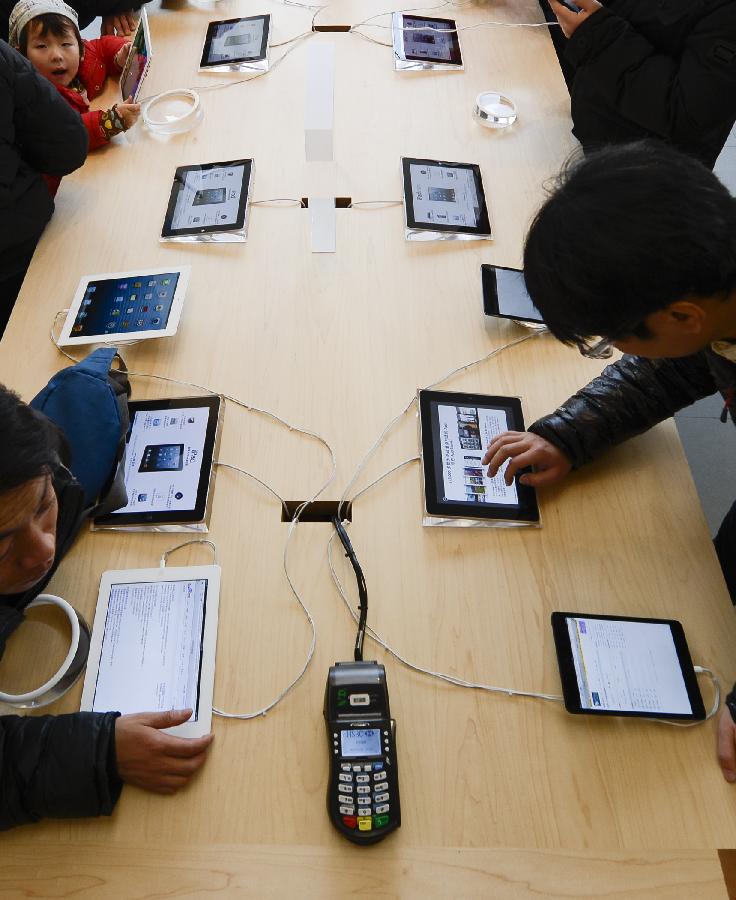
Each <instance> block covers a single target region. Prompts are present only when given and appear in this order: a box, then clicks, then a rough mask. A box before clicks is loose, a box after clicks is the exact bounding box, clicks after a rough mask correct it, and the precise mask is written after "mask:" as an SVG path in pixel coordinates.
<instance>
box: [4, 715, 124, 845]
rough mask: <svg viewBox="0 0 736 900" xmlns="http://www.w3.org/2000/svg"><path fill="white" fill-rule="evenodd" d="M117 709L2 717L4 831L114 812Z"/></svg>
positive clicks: (119, 785)
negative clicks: (42, 821)
mask: <svg viewBox="0 0 736 900" xmlns="http://www.w3.org/2000/svg"><path fill="white" fill-rule="evenodd" d="M116 718H117V713H74V714H72V715H65V716H39V717H32V716H2V717H0V829H7V828H12V827H13V826H15V825H22V824H25V823H28V822H37V821H38V820H39V819H42V818H44V817H47V816H50V817H54V818H71V817H75V816H101V815H110V813H111V812H112V810H113V807H114V806H115V803H116V802H117V799H118V797H119V796H120V791H121V789H122V782H121V781H120V779H119V778H118V775H117V771H116V769H115V752H114V738H115V719H116Z"/></svg>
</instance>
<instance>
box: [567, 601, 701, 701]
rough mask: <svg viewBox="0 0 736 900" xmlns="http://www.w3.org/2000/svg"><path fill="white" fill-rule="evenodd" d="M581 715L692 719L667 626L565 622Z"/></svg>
mask: <svg viewBox="0 0 736 900" xmlns="http://www.w3.org/2000/svg"><path fill="white" fill-rule="evenodd" d="M567 628H568V633H569V635H570V644H571V646H572V657H573V663H574V665H575V674H576V676H577V681H578V689H579V691H580V705H581V707H582V708H583V709H606V710H628V711H631V712H650V713H655V712H656V713H682V714H689V713H692V707H691V706H690V700H689V699H688V695H687V688H686V687H685V680H684V678H683V677H682V669H681V668H680V661H679V659H678V657H677V649H676V647H675V642H674V639H673V637H672V631H671V629H670V627H669V625H661V624H658V623H655V622H616V621H608V620H605V619H585V618H579V619H577V618H568V619H567Z"/></svg>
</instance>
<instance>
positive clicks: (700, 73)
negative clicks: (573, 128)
mask: <svg viewBox="0 0 736 900" xmlns="http://www.w3.org/2000/svg"><path fill="white" fill-rule="evenodd" d="M565 55H566V57H567V58H568V59H569V60H570V62H572V63H573V64H574V65H575V66H577V67H581V66H584V73H583V74H584V77H585V79H586V80H590V83H591V84H592V85H594V88H593V90H594V91H595V95H597V96H598V97H599V98H600V103H601V106H602V107H605V108H607V109H609V110H611V111H613V113H614V114H617V115H619V116H620V117H621V118H623V119H625V120H627V121H629V122H631V123H633V124H634V125H636V126H638V127H639V128H641V129H642V130H643V131H645V132H647V133H649V134H653V135H657V136H659V137H661V138H664V139H666V140H668V141H670V142H671V143H673V144H675V145H677V146H679V147H681V148H683V149H685V150H687V149H688V148H689V147H698V146H699V144H700V142H701V141H702V137H703V135H704V134H707V133H709V132H711V131H713V130H714V129H718V128H720V127H721V126H722V125H723V123H724V122H729V121H730V122H733V120H734V117H735V116H736V4H735V3H733V2H732V0H701V2H694V0H662V2H658V3H654V2H648V0H609V2H608V3H607V4H606V6H605V7H604V8H602V9H600V10H598V11H597V12H596V13H595V14H594V15H592V16H590V17H589V18H588V19H586V20H585V21H584V22H583V23H581V25H580V26H579V27H578V28H577V29H576V30H575V32H574V33H573V35H572V37H571V38H570V40H569V41H568V44H567V48H566V53H565ZM586 90H587V89H586ZM592 96H593V95H592V94H591V97H592ZM576 124H577V123H576ZM726 130H728V129H726ZM583 143H585V141H583Z"/></svg>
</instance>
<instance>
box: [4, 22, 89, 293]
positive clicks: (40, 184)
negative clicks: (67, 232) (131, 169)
mask: <svg viewBox="0 0 736 900" xmlns="http://www.w3.org/2000/svg"><path fill="white" fill-rule="evenodd" d="M6 25H7V22H6ZM86 156H87V130H86V128H85V127H84V125H83V124H82V120H81V118H80V116H79V113H77V111H76V110H74V109H72V108H71V107H70V106H69V104H68V103H67V102H66V101H65V100H64V98H63V97H62V96H61V95H60V94H59V92H58V91H57V90H56V88H55V87H54V86H53V85H52V84H51V82H50V81H47V80H46V79H45V78H43V77H42V76H41V75H39V74H38V72H36V70H35V69H34V68H33V66H32V65H31V64H30V63H29V62H28V60H27V59H25V57H23V56H21V55H20V53H17V52H16V51H15V50H13V49H11V48H10V47H9V46H8V45H7V44H6V43H5V42H4V41H0V281H2V280H3V279H5V278H10V277H11V276H13V275H16V274H17V273H19V272H22V271H23V269H24V268H25V267H26V266H27V265H28V260H29V258H30V255H31V254H32V253H33V249H34V247H35V246H36V243H37V242H38V239H39V237H40V236H41V232H42V231H43V229H44V227H45V226H46V223H47V222H48V220H49V219H50V218H51V214H52V213H53V211H54V201H53V200H52V199H51V194H50V193H49V189H48V188H47V187H46V183H45V182H44V180H43V179H42V178H41V175H40V173H41V172H46V173H48V174H49V175H66V174H68V173H69V172H73V171H74V169H77V168H79V166H81V165H82V163H83V162H84V160H85V158H86Z"/></svg>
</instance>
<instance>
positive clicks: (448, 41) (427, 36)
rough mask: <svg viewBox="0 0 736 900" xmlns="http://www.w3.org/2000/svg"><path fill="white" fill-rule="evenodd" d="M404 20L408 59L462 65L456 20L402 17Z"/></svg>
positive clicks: (404, 37) (403, 31) (404, 36)
mask: <svg viewBox="0 0 736 900" xmlns="http://www.w3.org/2000/svg"><path fill="white" fill-rule="evenodd" d="M402 19H403V23H402V25H403V29H402V33H403V39H404V55H405V56H406V58H407V59H418V60H422V59H426V60H428V61H431V62H446V63H455V64H460V62H461V57H460V45H459V43H458V38H457V31H455V30H454V29H456V28H457V26H456V24H455V22H454V20H452V19H421V18H417V17H415V16H402ZM407 29H409V30H407Z"/></svg>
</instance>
